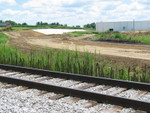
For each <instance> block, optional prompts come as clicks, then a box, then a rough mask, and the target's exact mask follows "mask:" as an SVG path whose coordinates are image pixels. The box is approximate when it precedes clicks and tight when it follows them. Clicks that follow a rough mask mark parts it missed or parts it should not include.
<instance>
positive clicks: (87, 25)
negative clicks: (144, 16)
mask: <svg viewBox="0 0 150 113" xmlns="http://www.w3.org/2000/svg"><path fill="white" fill-rule="evenodd" d="M0 23H8V24H10V25H11V26H31V25H28V24H27V23H26V22H23V23H17V22H15V21H12V20H6V21H3V20H0ZM36 26H54V27H55V26H56V27H57V26H60V27H69V26H68V25H67V24H60V23H59V22H53V23H47V22H43V21H39V22H36ZM72 27H74V28H82V27H81V26H80V25H76V26H72ZM83 28H90V29H95V28H96V24H95V23H90V24H86V25H83Z"/></svg>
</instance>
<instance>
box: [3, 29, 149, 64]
mask: <svg viewBox="0 0 150 113" xmlns="http://www.w3.org/2000/svg"><path fill="white" fill-rule="evenodd" d="M5 34H7V35H8V36H9V37H11V38H12V39H11V40H10V41H9V43H8V45H11V46H17V47H19V48H22V49H30V48H33V46H34V47H36V48H41V47H50V48H55V49H70V50H76V49H77V50H78V51H80V52H84V51H89V52H92V53H95V51H96V52H97V53H100V54H101V55H102V56H103V58H104V59H106V60H109V61H113V62H116V63H123V64H127V65H131V66H134V65H142V66H144V65H145V64H147V65H149V66H150V46H149V45H147V46H145V45H134V44H133V45H132V44H115V43H105V42H92V41H88V40H85V39H86V38H88V37H91V36H92V35H88V36H84V37H79V38H78V37H69V36H68V35H66V34H65V35H44V34H41V33H38V32H34V31H30V30H21V31H12V32H5Z"/></svg>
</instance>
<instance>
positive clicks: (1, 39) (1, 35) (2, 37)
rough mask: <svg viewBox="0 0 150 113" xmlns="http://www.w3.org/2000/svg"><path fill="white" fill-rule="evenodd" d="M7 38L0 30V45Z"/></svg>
mask: <svg viewBox="0 0 150 113" xmlns="http://www.w3.org/2000/svg"><path fill="white" fill-rule="evenodd" d="M8 40H9V37H8V36H6V35H5V34H4V33H3V32H0V46H1V45H4V44H5V43H6V42H7V41H8Z"/></svg>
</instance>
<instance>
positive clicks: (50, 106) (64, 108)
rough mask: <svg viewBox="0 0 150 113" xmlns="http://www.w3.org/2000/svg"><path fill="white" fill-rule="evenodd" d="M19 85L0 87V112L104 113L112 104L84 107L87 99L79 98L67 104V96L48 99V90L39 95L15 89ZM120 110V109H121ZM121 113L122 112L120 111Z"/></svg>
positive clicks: (37, 92) (130, 110) (128, 110)
mask: <svg viewBox="0 0 150 113" xmlns="http://www.w3.org/2000/svg"><path fill="white" fill-rule="evenodd" d="M19 87H21V86H18V87H15V88H9V89H4V88H2V89H0V113H105V112H102V111H103V110H107V109H108V110H109V108H111V107H112V106H114V105H110V104H104V103H99V104H97V105H96V106H94V107H91V108H85V107H84V104H85V103H86V102H88V100H84V99H81V100H79V101H78V102H74V103H72V104H69V103H67V102H66V100H67V99H68V98H71V97H69V96H68V97H64V98H61V99H58V100H51V99H49V97H50V96H54V95H56V94H55V93H51V92H48V93H46V94H43V95H40V96H39V93H40V92H41V91H40V90H37V89H27V90H24V91H17V89H18V88H19ZM121 111H122V110H121ZM123 111H127V112H124V113H130V112H132V113H134V112H135V110H133V109H129V108H128V109H127V108H125V109H123ZM122 113H123V112H122Z"/></svg>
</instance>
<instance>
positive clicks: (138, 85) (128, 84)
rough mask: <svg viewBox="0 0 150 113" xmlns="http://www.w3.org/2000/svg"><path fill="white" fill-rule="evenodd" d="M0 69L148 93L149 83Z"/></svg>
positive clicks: (38, 71) (16, 67) (11, 67)
mask: <svg viewBox="0 0 150 113" xmlns="http://www.w3.org/2000/svg"><path fill="white" fill-rule="evenodd" d="M0 69H5V70H13V71H19V72H23V73H32V74H39V75H43V76H51V77H58V78H65V79H73V80H79V81H83V82H88V83H96V84H104V85H111V86H119V87H125V88H128V89H130V88H133V89H139V90H146V91H150V83H141V82H134V81H125V80H117V79H111V78H105V77H94V76H89V75H81V74H71V73H64V72H57V71H49V70H42V69H36V68H27V67H21V66H13V65H5V64H0Z"/></svg>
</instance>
